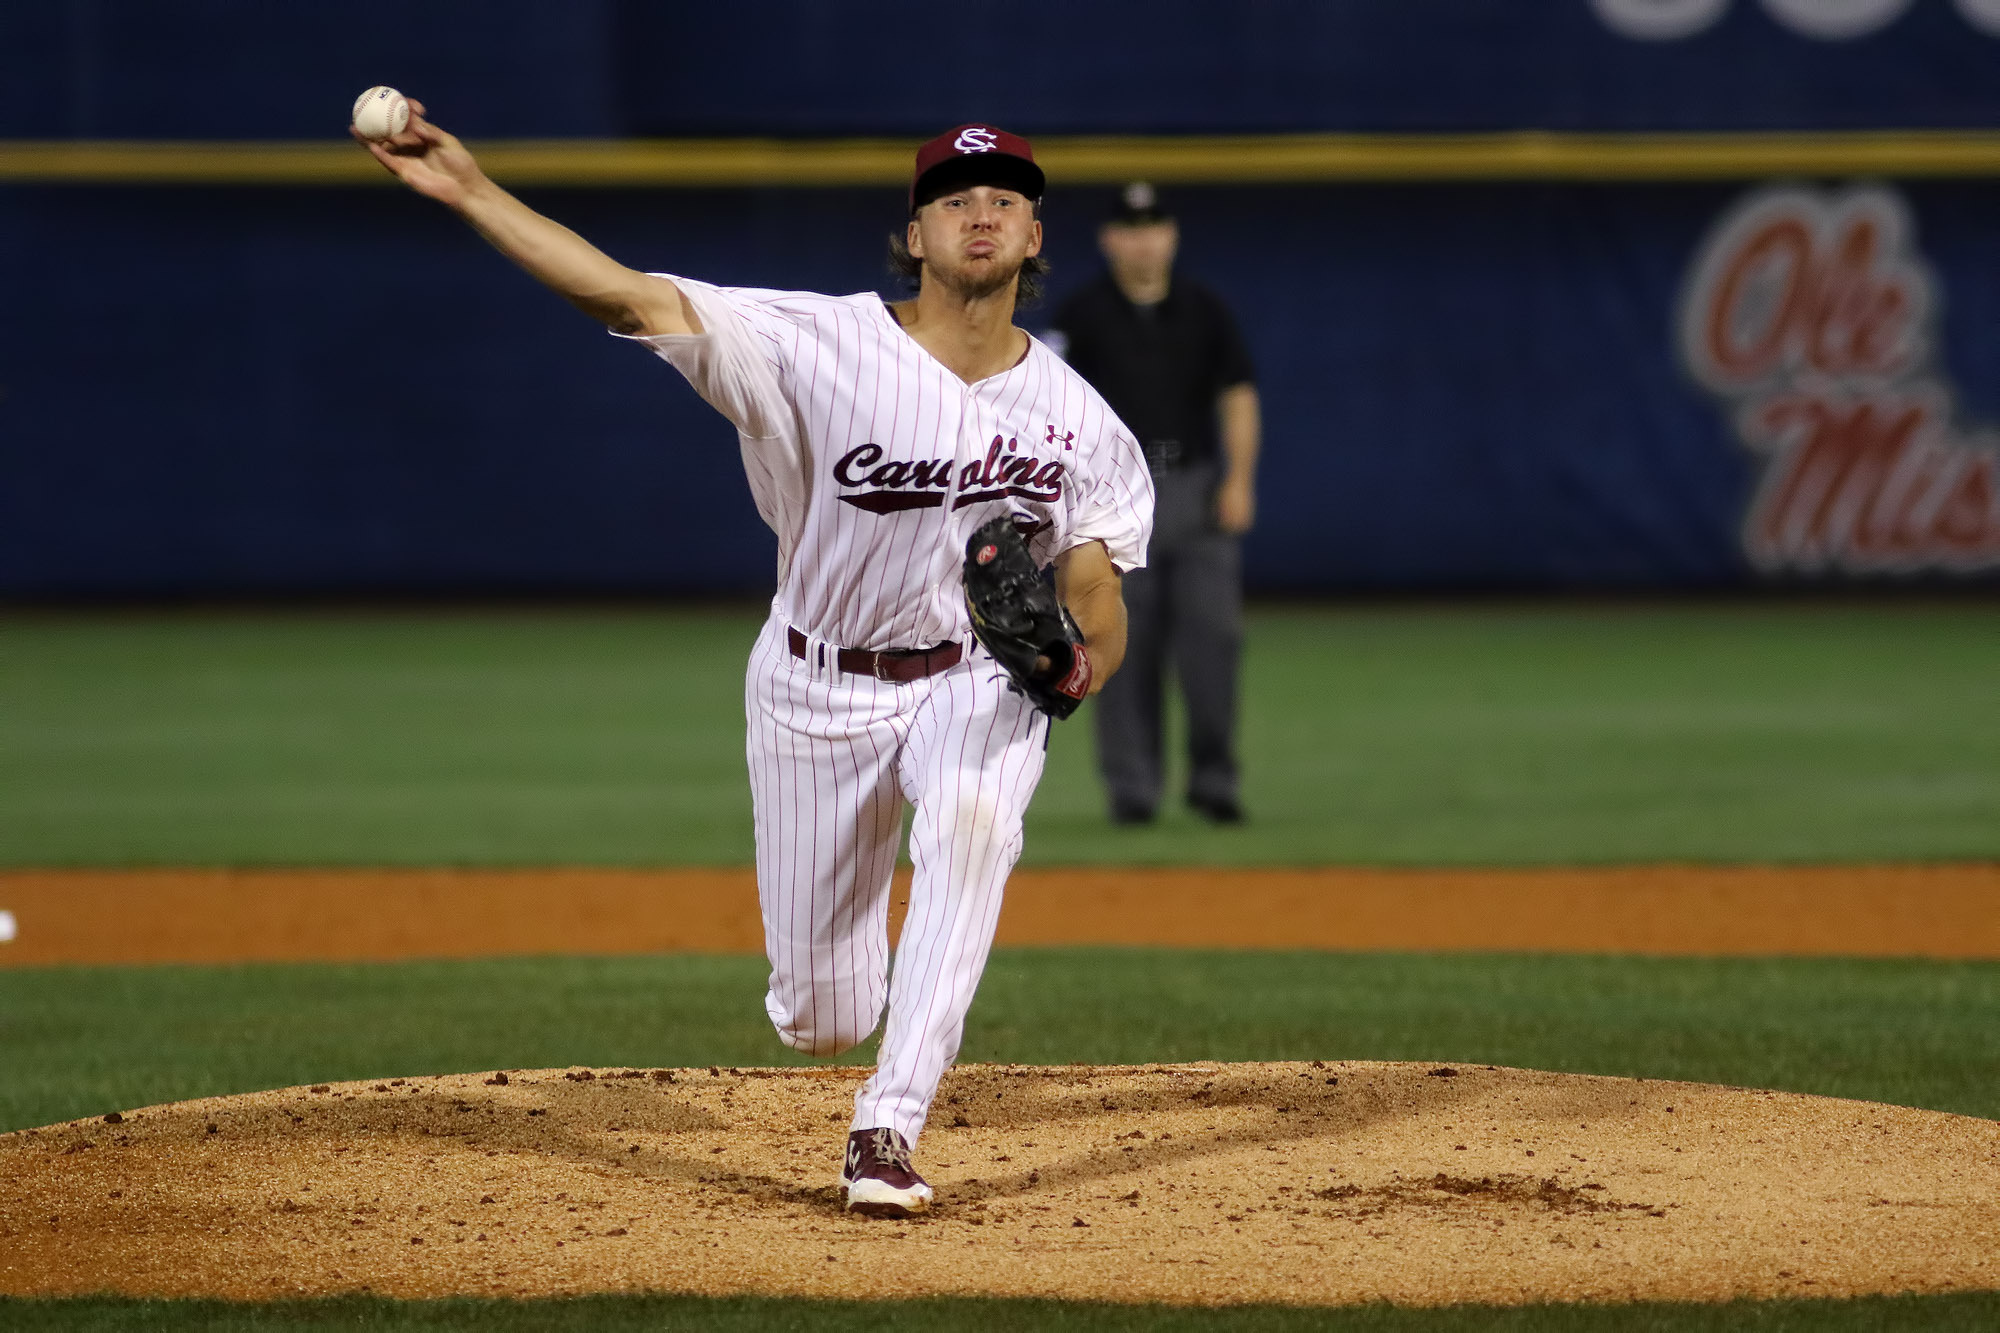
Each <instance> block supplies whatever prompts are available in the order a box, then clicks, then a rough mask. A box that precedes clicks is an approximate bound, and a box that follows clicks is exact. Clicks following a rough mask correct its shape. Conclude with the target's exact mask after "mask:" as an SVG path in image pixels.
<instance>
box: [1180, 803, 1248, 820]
mask: <svg viewBox="0 0 2000 1333" xmlns="http://www.w3.org/2000/svg"><path fill="white" fill-rule="evenodd" d="M1188 808H1189V809H1191V810H1193V811H1194V812H1195V813H1196V814H1198V815H1200V816H1201V817H1202V818H1203V819H1206V820H1207V821H1208V822H1209V823H1211V824H1241V823H1242V822H1243V807H1242V806H1241V805H1239V804H1238V803H1237V801H1236V798H1235V797H1234V796H1190V797H1188Z"/></svg>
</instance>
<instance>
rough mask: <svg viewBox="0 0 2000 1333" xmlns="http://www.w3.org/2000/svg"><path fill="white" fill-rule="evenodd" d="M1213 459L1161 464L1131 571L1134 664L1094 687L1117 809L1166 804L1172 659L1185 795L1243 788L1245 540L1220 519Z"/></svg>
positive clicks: (1128, 590) (1108, 783) (1101, 756)
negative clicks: (1165, 736)
mask: <svg viewBox="0 0 2000 1333" xmlns="http://www.w3.org/2000/svg"><path fill="white" fill-rule="evenodd" d="M1220 476H1221V474H1220V469H1219V468H1218V467H1216V466H1214V465H1208V466H1199V467H1189V468H1179V469H1168V470H1164V471H1160V472H1156V473H1154V474H1153V486H1154V500H1153V541H1152V545H1151V546H1149V547H1148V548H1147V551H1146V567H1145V568H1144V569H1138V570H1134V571H1133V572H1131V573H1130V574H1127V575H1126V576H1125V579H1124V584H1125V612H1126V618H1127V629H1126V647H1125V664H1124V665H1123V666H1122V667H1120V668H1119V670H1118V674H1117V675H1115V676H1113V677H1112V678H1111V680H1110V681H1109V683H1107V684H1106V685H1105V687H1104V689H1103V691H1102V692H1101V693H1099V695H1098V696H1097V703H1096V707H1095V712H1096V714H1097V764H1098V769H1099V771H1100V772H1101V773H1102V774H1103V776H1104V785H1105V787H1106V788H1107V789H1108V790H1109V793H1110V796H1111V802H1112V805H1113V806H1114V808H1119V809H1124V810H1130V811H1151V810H1154V809H1157V808H1158V806H1159V803H1160V787H1161V781H1162V778H1161V755H1160V731H1161V715H1162V711H1163V706H1164V703H1165V699H1164V696H1163V690H1164V683H1165V676H1166V667H1167V664H1168V660H1169V659H1171V660H1172V663H1173V669H1174V674H1175V676H1176V677H1178V678H1179V680H1180V685H1181V693H1182V696H1183V698H1184V699H1185V701H1186V704H1187V722H1188V759H1189V769H1190V772H1189V774H1188V795H1189V796H1190V797H1191V798H1193V799H1196V800H1211V801H1215V800H1221V801H1234V800H1235V799H1236V783H1237V770H1236V673H1237V662H1238V659H1239V658H1240V657H1241V655H1242V648H1243V574H1242V557H1241V553H1240V550H1239V543H1238V541H1237V539H1236V538H1235V537H1232V536H1230V535H1228V534H1226V533H1224V532H1222V531H1220V530H1219V529H1217V527H1216V525H1215V490H1216V486H1217V484H1218V483H1219V481H1220Z"/></svg>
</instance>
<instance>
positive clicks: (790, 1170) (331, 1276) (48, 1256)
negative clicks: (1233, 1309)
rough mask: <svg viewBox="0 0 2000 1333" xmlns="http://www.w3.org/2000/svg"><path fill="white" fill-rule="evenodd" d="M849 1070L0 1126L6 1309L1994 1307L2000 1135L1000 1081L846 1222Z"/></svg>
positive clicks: (1634, 1101)
mask: <svg viewBox="0 0 2000 1333" xmlns="http://www.w3.org/2000/svg"><path fill="white" fill-rule="evenodd" d="M859 1077H860V1075H859V1074H858V1073H857V1072H855V1071H851V1070H846V1069H822V1070H757V1069H742V1070H737V1069H702V1070H570V1071H562V1070H544V1071H530V1072H518V1071H508V1072H507V1073H505V1074H495V1075H476V1074H475V1075H453V1076H447V1077H439V1078H418V1079H407V1080H405V1079H394V1080H388V1081H382V1082H372V1083H347V1084H335V1085H333V1086H331V1087H329V1086H325V1085H320V1086H316V1087H313V1088H310V1089H307V1088H290V1089H286V1090H283V1091H279V1092H270V1093H258V1094H255V1095H251V1096H242V1097H226V1098H216V1099H211V1100H206V1101H195V1102H182V1103H177V1104H174V1105H170V1106H161V1107H152V1108H148V1109H145V1110H141V1111H134V1112H126V1113H124V1114H123V1115H117V1116H106V1117H104V1118H103V1119H94V1120H88V1121H77V1122H73V1123H71V1124H67V1125H58V1126H51V1127H49V1128H45V1129H40V1130H25V1131H21V1132H19V1133H13V1134H7V1135H0V1292H5V1293H9V1294H37V1295H53V1294H63V1293H76V1292H88V1291H105V1290H110V1291H119V1292H129V1293H144V1294H160V1295H211V1296H226V1297H236V1298H262V1297H273V1296H280V1295H296V1294H306V1293H325V1292H336V1291H355V1290H367V1291H375V1292H381V1293H387V1294H391V1295H396V1296H437V1295H445V1294H488V1295H543V1294H552V1293H582V1292H596V1291H620V1290H639V1289H654V1290H665V1291H681V1292H706V1293H729V1292H750V1291H755V1292H778V1293H792V1294H799V1295H813V1296H837V1297H885V1296H915V1295H923V1294H928V1293H960V1294H970V1293H981V1294H994V1295H1036V1296H1061V1297H1072V1298H1089V1299H1111V1300H1128V1301H1169V1302H1188V1303H1204V1304H1206V1303H1221V1302H1236V1301H1278V1302H1288V1303H1339V1302H1351V1301H1366V1300H1391V1301H1397V1302H1406V1303H1416V1304H1437V1303H1446V1302H1457V1301H1492V1302H1525V1301H1540V1300H1606V1301H1608V1300H1630V1299H1678V1300H1722V1299H1727V1298H1730V1297H1736V1296H1777V1295H1850V1294H1860V1293H1864V1292H1878V1291H1906V1290H1909V1291H1948V1290H1962V1289H1976V1288H1995V1287H2000V1124H1997V1123H1995V1122H1992V1121H1986V1120H1975V1119H1970V1118H1967V1117H1963V1116H1951V1115H1943V1114H1939V1113H1935V1112H1925V1111H1913V1110H1908V1109H1905V1108H1900V1107H1892V1106H1880V1105H1875V1104H1873V1103H1867V1102H1852V1101H1838V1100H1834V1099H1830V1098H1819V1097H1802V1096H1795V1095H1791V1094H1785V1093H1772V1092H1752V1091H1745V1090H1741V1089H1734V1088H1720V1087H1711V1086H1706V1085H1700V1084H1688V1083H1660V1082H1650V1081H1644V1080H1631V1079H1615V1078H1588V1077H1579V1076H1571V1075H1558V1074H1544V1073H1532V1072H1525V1071H1520V1070H1511V1069H1493V1068H1484V1067H1477V1066H1463V1065H1461V1066H1426V1065H1406V1064H1364V1063H1352V1064H1324V1065H1323V1064H1319V1063H1313V1064H1230V1065H1161V1066H1145V1067H1135V1068H1089V1067H1082V1066H1069V1067H1057V1068H1040V1067H1006V1066H972V1067H968V1068H964V1069H960V1070H956V1071H954V1072H953V1073H952V1074H951V1075H950V1076H949V1077H948V1079H947V1082H946V1084H945V1088H944V1093H943V1095H942V1097H941V1098H940V1100H939V1103H938V1105H937V1107H936V1109H935V1111H934V1113H933V1118H932V1125H931V1128H930V1130H929V1131H928V1132H927V1133H926V1134H925V1136H924V1140H923V1143H922V1144H921V1145H920V1146H919V1149H918V1164H919V1166H920V1168H921V1169H923V1170H924V1171H925V1173H926V1175H927V1176H928V1177H929V1179H930V1180H931V1182H932V1183H933V1184H934V1185H936V1186H937V1187H938V1193H939V1206H938V1208H937V1210H936V1211H935V1212H934V1213H933V1214H932V1215H930V1216H929V1217H926V1218H923V1219H919V1220H916V1221H912V1222H879V1221H875V1222H871V1221H868V1220H865V1219H862V1218H857V1217H849V1216H846V1215H844V1214H843V1213H841V1212H840V1211H839V1195H838V1193H837V1192H836V1190H835V1188H834V1187H833V1183H832V1178H833V1176H834V1173H835V1171H836V1169H837V1164H838V1150H839V1146H840V1142H841V1140H842V1138H843V1136H844V1134H845V1131H846V1128H847V1120H848V1114H849V1108H850V1105H851V1098H852V1095H853V1092H854V1087H855V1081H856V1079H858V1078H859Z"/></svg>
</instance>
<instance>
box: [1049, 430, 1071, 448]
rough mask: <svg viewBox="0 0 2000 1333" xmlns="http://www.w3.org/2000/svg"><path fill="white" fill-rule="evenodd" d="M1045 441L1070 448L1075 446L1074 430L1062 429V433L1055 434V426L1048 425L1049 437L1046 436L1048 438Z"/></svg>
mask: <svg viewBox="0 0 2000 1333" xmlns="http://www.w3.org/2000/svg"><path fill="white" fill-rule="evenodd" d="M1047 443H1049V444H1061V445H1062V447H1063V448H1065V449H1072V448H1075V447H1076V432H1075V431H1073V430H1066V431H1064V432H1063V433H1062V434H1060V435H1058V434H1056V428H1055V427H1054V426H1050V427H1049V438H1048V440H1047Z"/></svg>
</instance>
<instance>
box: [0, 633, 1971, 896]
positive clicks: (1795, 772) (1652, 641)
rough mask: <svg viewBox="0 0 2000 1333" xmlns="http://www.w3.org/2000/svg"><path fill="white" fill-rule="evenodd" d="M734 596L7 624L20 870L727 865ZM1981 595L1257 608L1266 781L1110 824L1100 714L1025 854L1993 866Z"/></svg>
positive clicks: (7, 811) (736, 704)
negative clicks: (1233, 814) (1208, 803)
mask: <svg viewBox="0 0 2000 1333" xmlns="http://www.w3.org/2000/svg"><path fill="white" fill-rule="evenodd" d="M755 628H756V617H755V616H754V615H752V614H749V613H746V612H743V611H731V610H660V611H575V612H453V613H428V614H421V613H416V612H408V613H370V614H361V613H355V614H312V615H308V614H286V615H252V614H247V613H242V614H216V613H181V614H167V613H159V614H131V615H78V614H67V615H15V616H13V617H11V618H8V619H5V620H0V701H4V707H0V864H4V865H17V866H18V865H122V864H190V863H193V864H216V863H229V864H315V865H341V864H422V865H435V864H551V863H571V864H655V865H668V864H742V863H746V862H747V861H748V859H749V852H750V818H749V797H748V792H747V787H746V783H745V779H744V763H743V754H742V744H743V733H742V705H741V698H742V662H743V659H744V657H745V655H746V653H747V650H748V645H749V643H750V640H751V638H752V637H753V635H754V633H755ZM1996 661H2000V619H1997V618H1996V617H1995V615H1994V614H1993V610H1992V608H1990V607H1988V606H1985V605H1981V604H1978V603H1975V602H1970V601H1962V602H1953V603H1912V604H1909V605H1898V604H1896V603H1893V602H1888V601H1883V602H1876V603H1868V604H1861V605H1830V604H1824V603H1803V602H1800V603H1782V602H1772V603H1729V604H1708V605H1671V606H1650V607H1647V606H1578V605H1565V604H1543V605H1528V606H1499V605H1472V606H1442V607H1439V606H1428V607H1406V608H1380V607H1367V608H1354V607H1325V608H1271V609H1265V610H1261V611H1259V612H1257V613H1256V614H1255V615H1254V616H1253V617H1252V623H1251V627H1250V634H1249V655H1248V659H1247V662H1246V682H1245V703H1244V715H1245V716H1244V734H1243V752H1244V759H1245V766H1246V779H1245V799H1246V802H1247V803H1248V805H1249V808H1250V810H1251V813H1252V816H1253V820H1254V822H1253V824H1252V825H1251V826H1250V827H1248V828H1245V829H1239V830H1214V829H1210V828H1208V827H1206V826H1204V825H1201V824H1199V823H1198V822H1195V821H1193V820H1191V819H1190V818H1188V817H1187V816H1186V814H1185V813H1184V812H1182V811H1180V810H1179V809H1178V808H1176V809H1173V810H1171V811H1170V812H1169V815H1168V817H1167V819H1166V820H1165V821H1164V822H1163V823H1162V824H1161V825H1160V826H1158V827H1156V828H1153V829H1149V830H1144V831H1132V830H1126V829H1114V828H1112V827H1110V826H1108V825H1107V824H1106V823H1105V822H1104V820H1103V818H1102V815H1101V799H1100V797H1099V794H1098V791H1097V787H1096V783H1095V780H1094V778H1093V776H1092V773H1091V744H1090V728H1089V723H1088V719H1087V715H1086V716H1084V717H1080V718H1078V719H1077V720H1076V721H1073V722H1072V723H1070V724H1067V725H1066V726H1064V727H1062V728H1060V729H1059V735H1058V736H1057V738H1056V742H1055V744H1054V746H1053V747H1052V752H1051V756H1050V765H1049V773H1048V777H1047V778H1046V780H1045V781H1044V783H1043V786H1042V790H1041V793H1040V794H1039V796H1038V797H1037V800H1036V804H1035V807H1034V810H1033V812H1032V813H1031V815H1030V831H1029V837H1028V851H1027V860H1028V862H1029V863H1031V864H1034V863H1039V864H1049V865H1052V864H1066V863H1069V864H1073V863H1093V862H1153V863H1214V864H1238V863H1241V864H1250V863H1265V864H1323V863H1357V864H1365V863H1378V864H1432V865H1436V864H1534V863H1578V862H1619V861H1657V860H1692V861H1743V860H1747V861H1844V860H1899V859H1916V860H1930V859H1988V858H1993V857H2000V689H1995V688H1994V681H1995V663H1996Z"/></svg>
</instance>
